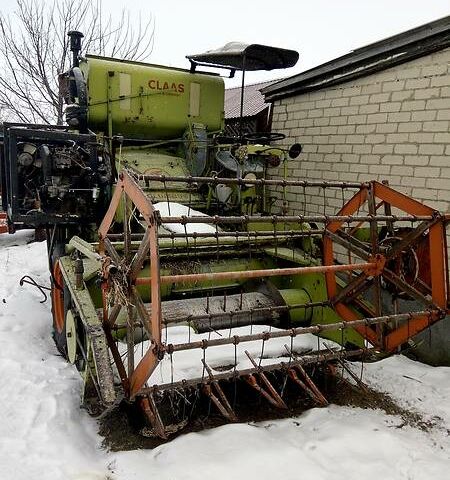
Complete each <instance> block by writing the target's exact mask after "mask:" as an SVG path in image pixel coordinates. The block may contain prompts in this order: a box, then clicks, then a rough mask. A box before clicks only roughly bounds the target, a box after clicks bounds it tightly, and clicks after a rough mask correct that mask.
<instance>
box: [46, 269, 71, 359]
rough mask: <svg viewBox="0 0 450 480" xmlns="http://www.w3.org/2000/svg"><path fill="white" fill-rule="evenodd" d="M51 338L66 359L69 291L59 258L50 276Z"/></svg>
mask: <svg viewBox="0 0 450 480" xmlns="http://www.w3.org/2000/svg"><path fill="white" fill-rule="evenodd" d="M55 281H56V282H55ZM51 295H52V318H53V333H52V336H53V340H54V342H55V345H56V348H57V349H58V351H59V352H60V353H61V355H62V356H63V357H64V358H65V359H66V360H67V340H66V321H65V320H66V314H67V311H68V310H69V308H70V302H71V299H70V292H69V289H68V288H67V285H66V284H65V282H64V277H63V276H62V274H61V270H60V268H59V260H57V261H56V263H55V265H54V267H53V277H52V293H51Z"/></svg>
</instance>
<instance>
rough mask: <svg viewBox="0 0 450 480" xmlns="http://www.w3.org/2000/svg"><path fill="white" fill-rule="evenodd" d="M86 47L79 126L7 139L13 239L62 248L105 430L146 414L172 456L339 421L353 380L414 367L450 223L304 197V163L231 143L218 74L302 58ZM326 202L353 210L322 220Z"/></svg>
mask: <svg viewBox="0 0 450 480" xmlns="http://www.w3.org/2000/svg"><path fill="white" fill-rule="evenodd" d="M70 36H71V50H72V52H73V66H72V68H71V69H70V71H69V72H67V73H66V74H64V75H62V77H61V79H60V84H61V89H62V94H63V95H64V98H65V100H66V103H67V108H66V119H67V125H66V126H43V125H26V124H12V123H10V124H5V125H4V132H3V133H4V144H3V149H2V156H1V173H2V176H1V178H2V192H3V197H2V198H3V209H4V210H5V211H6V212H7V215H8V222H9V229H10V231H13V230H14V228H23V227H31V228H39V229H45V231H46V235H47V245H48V258H49V267H50V272H51V285H52V292H51V296H52V315H53V336H54V339H55V343H56V346H57V348H58V350H59V351H60V352H61V354H62V355H63V356H64V357H65V358H66V359H67V360H68V361H69V362H70V363H72V364H73V365H74V368H77V369H78V370H79V372H80V374H81V376H82V378H83V385H84V387H83V392H82V403H83V404H84V405H85V406H86V407H87V408H89V410H90V411H92V412H93V413H100V412H102V411H105V410H106V411H108V410H110V409H113V408H115V407H116V406H117V405H119V404H120V403H126V404H128V405H133V406H135V407H136V408H137V409H138V410H139V411H140V412H141V414H142V416H143V418H144V419H145V421H146V424H147V426H146V428H145V429H144V430H143V432H145V433H146V435H150V436H156V437H160V438H163V439H165V438H168V437H169V436H170V435H171V434H174V433H175V432H177V431H179V430H181V429H183V428H184V427H187V426H188V425H189V424H190V423H191V422H192V421H193V419H195V418H196V416H197V417H198V415H201V414H202V413H201V412H204V411H205V408H206V410H207V411H208V412H209V413H210V414H211V415H219V416H221V417H223V419H225V421H238V420H239V418H243V417H242V415H241V414H242V412H244V411H247V412H248V411H249V410H255V411H256V410H257V409H258V408H259V409H261V408H262V409H265V410H267V411H269V413H270V412H272V414H273V413H274V412H278V411H280V412H283V411H284V412H289V410H290V409H291V408H292V404H295V403H296V402H298V399H303V400H304V399H308V401H309V402H311V403H312V404H317V405H326V404H327V399H326V395H324V392H323V391H321V388H320V384H321V381H320V375H323V374H325V373H326V372H333V371H334V369H333V365H335V364H337V363H342V362H344V360H345V359H371V360H374V359H377V358H381V357H382V356H385V355H387V354H391V353H395V352H398V351H400V350H401V349H402V347H403V346H404V345H406V344H408V341H409V340H410V339H411V337H413V336H414V335H415V334H417V333H418V332H420V331H422V330H424V329H426V328H429V326H430V325H431V324H433V323H434V322H436V321H438V320H440V319H442V318H443V317H444V316H445V315H446V312H447V305H448V298H447V297H448V278H447V257H446V248H445V238H446V237H445V218H444V217H443V216H441V215H440V214H439V213H438V212H437V211H435V210H433V209H431V208H429V207H427V206H425V205H422V204H421V203H419V202H417V201H415V200H413V199H410V198H408V197H406V196H404V195H403V194H401V193H398V192H396V191H394V190H392V189H391V188H389V187H388V186H386V185H384V184H381V183H378V182H375V181H373V182H365V183H349V182H339V181H336V182H317V181H310V180H308V179H303V178H302V179H291V178H287V176H286V172H287V163H288V162H289V161H290V160H291V159H293V158H296V157H298V156H299V155H300V154H301V146H300V145H298V144H294V145H292V146H290V147H289V146H285V143H284V142H283V139H284V135H281V134H278V133H272V132H244V131H243V124H242V125H241V132H240V135H239V136H237V137H227V136H226V135H224V134H223V131H224V81H223V78H222V77H221V76H219V75H217V74H211V73H205V72H203V71H200V70H199V68H200V67H214V68H216V69H217V68H219V69H221V71H222V72H223V71H227V72H229V75H230V76H233V75H234V73H235V72H236V71H239V72H242V78H243V79H244V74H245V72H246V71H251V70H272V69H276V68H287V67H290V66H293V65H294V64H295V63H296V62H297V59H298V54H297V53H296V52H294V51H290V50H284V49H279V48H274V47H267V46H263V45H257V44H253V45H242V44H237V43H231V44H228V45H226V46H225V47H224V48H222V49H219V50H214V51H210V52H206V53H205V54H202V55H193V56H190V57H187V58H188V59H189V61H190V69H189V70H182V69H178V68H168V67H163V66H159V65H149V64H144V63H138V62H131V61H122V60H117V59H113V58H103V57H98V56H91V55H87V56H86V57H82V56H80V51H81V37H82V34H80V33H79V32H71V33H70ZM243 84H244V82H243ZM275 172H285V174H284V176H282V177H281V178H280V177H279V176H276V175H275ZM289 192H296V193H298V194H303V195H304V198H305V211H304V214H302V215H293V214H292V212H291V210H290V209H289V202H288V200H287V198H288V193H289ZM309 195H323V197H324V199H325V198H328V196H331V197H333V198H335V199H336V198H342V208H340V209H339V210H338V211H336V212H335V213H334V214H332V215H330V214H329V212H328V211H325V210H324V212H323V214H314V215H310V214H308V211H309V210H308V205H307V204H306V202H307V199H308V197H309ZM312 334H314V335H312ZM292 402H293V403H292ZM202 409H203V410H202ZM203 414H204V413H203ZM255 415H256V412H255Z"/></svg>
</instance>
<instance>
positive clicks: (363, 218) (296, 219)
mask: <svg viewBox="0 0 450 480" xmlns="http://www.w3.org/2000/svg"><path fill="white" fill-rule="evenodd" d="M432 219H433V217H432V216H431V215H421V216H415V215H406V216H396V215H373V216H372V215H289V216H282V215H266V216H258V215H241V216H229V217H224V216H220V215H214V216H211V217H209V216H198V217H187V216H181V217H161V219H160V221H161V223H162V224H165V223H180V224H182V225H185V224H188V223H206V224H214V225H218V224H231V223H242V224H248V223H273V224H283V223H330V222H343V223H344V222H347V223H348V222H373V221H380V222H422V221H426V220H432Z"/></svg>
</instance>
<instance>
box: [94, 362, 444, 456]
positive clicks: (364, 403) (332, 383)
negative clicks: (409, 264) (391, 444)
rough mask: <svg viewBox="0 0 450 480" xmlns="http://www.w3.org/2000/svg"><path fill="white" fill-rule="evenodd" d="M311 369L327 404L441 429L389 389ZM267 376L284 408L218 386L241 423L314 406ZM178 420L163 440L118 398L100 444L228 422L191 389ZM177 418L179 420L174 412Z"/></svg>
mask: <svg viewBox="0 0 450 480" xmlns="http://www.w3.org/2000/svg"><path fill="white" fill-rule="evenodd" d="M310 374H311V375H312V378H313V379H314V381H315V383H316V385H317V386H318V387H319V389H320V390H321V392H322V393H323V394H324V396H325V397H326V398H327V400H328V402H329V403H330V404H335V405H340V406H353V407H359V408H364V409H379V410H381V411H383V412H385V413H386V414H388V415H393V416H396V417H399V418H400V419H401V423H399V424H396V425H395V428H403V427H404V426H410V427H413V428H418V429H420V430H423V431H429V430H430V429H433V428H435V427H438V428H440V421H441V419H439V418H434V420H425V419H424V418H423V416H422V415H421V414H420V413H418V412H416V411H412V410H409V409H407V408H404V407H402V406H400V405H398V404H397V403H396V402H395V401H394V399H393V398H392V397H390V396H389V395H388V394H386V393H383V392H379V391H376V390H374V389H372V388H369V387H368V386H366V385H364V384H363V383H362V382H357V383H356V384H354V383H353V382H352V383H351V382H350V381H348V380H346V379H345V378H343V377H342V376H341V375H340V374H339V373H338V374H330V372H329V371H328V370H323V369H322V368H320V369H316V370H315V371H312V372H310ZM271 381H272V383H274V384H276V381H278V385H279V386H280V385H281V386H283V385H284V388H283V399H284V400H285V402H286V404H287V405H288V406H289V408H288V409H287V410H282V409H278V408H274V407H272V406H271V405H270V404H269V403H268V402H267V401H266V400H265V399H263V398H262V397H261V395H259V394H258V393H257V392H255V391H254V390H252V389H251V388H249V387H248V384H246V383H245V382H243V381H238V382H232V384H231V382H230V384H228V385H226V384H225V385H222V388H223V390H224V392H225V393H226V395H227V397H228V399H229V400H230V404H231V405H232V407H233V410H234V411H235V413H236V415H237V417H238V419H239V421H240V422H243V423H244V422H245V423H249V422H259V421H264V420H270V419H278V418H289V417H295V416H298V415H300V414H301V413H303V412H305V411H306V410H308V409H310V408H313V407H318V406H319V405H318V404H317V402H315V401H313V400H312V399H311V398H310V397H309V396H308V395H306V394H305V392H304V391H302V390H301V389H300V388H299V387H298V386H297V385H295V384H291V382H286V381H285V380H283V379H282V378H280V377H279V378H278V379H277V378H275V377H274V378H272V379H271ZM173 400H174V397H170V396H166V397H165V398H162V399H160V404H159V409H160V413H161V416H162V417H163V421H164V423H165V425H168V424H170V423H173V419H172V422H171V420H170V419H169V417H170V415H171V414H172V413H173V412H171V409H172V410H173V408H174V406H173ZM178 415H179V410H178ZM182 420H183V422H185V423H186V426H185V427H184V428H183V429H181V430H180V431H178V432H176V433H174V434H173V435H171V436H170V438H169V440H162V439H160V438H158V437H156V436H154V435H153V434H152V433H153V432H152V430H151V429H150V428H149V427H148V426H146V423H145V420H144V418H143V417H142V414H141V413H140V411H138V409H137V408H136V407H135V406H134V405H131V404H127V403H125V402H122V404H120V405H119V406H118V407H117V408H115V409H114V410H112V411H110V412H109V413H108V414H107V415H104V416H103V417H102V418H101V419H99V433H100V435H101V436H103V437H104V441H103V446H104V448H106V449H108V450H111V451H121V450H134V449H152V448H155V447H157V446H158V445H161V444H162V443H166V442H167V441H170V440H173V439H174V438H176V437H177V436H178V435H182V434H185V433H189V432H197V431H201V430H204V429H208V428H215V427H218V426H220V425H224V424H226V423H227V421H226V420H225V419H224V418H223V417H222V416H221V415H219V414H218V412H217V410H216V409H215V407H214V405H212V404H211V401H210V400H209V398H207V397H205V396H204V395H201V394H196V396H195V400H194V402H192V401H191V402H190V403H189V408H186V406H185V407H184V411H183V419H182ZM177 421H180V418H179V416H178V420H177Z"/></svg>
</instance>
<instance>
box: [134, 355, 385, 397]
mask: <svg viewBox="0 0 450 480" xmlns="http://www.w3.org/2000/svg"><path fill="white" fill-rule="evenodd" d="M370 353H376V350H375V349H373V348H360V349H358V350H340V351H339V352H333V353H312V354H311V355H305V356H303V357H301V358H298V359H297V360H295V359H291V360H289V361H287V362H280V363H271V364H269V365H260V366H258V368H247V369H245V370H236V369H234V368H231V369H230V370H229V371H228V372H224V373H214V380H216V381H219V380H229V379H236V378H239V377H245V376H247V375H252V374H254V373H257V372H258V371H261V372H271V371H274V370H287V369H289V368H292V367H295V366H297V365H309V364H312V363H324V362H329V361H332V360H338V359H344V358H352V357H359V356H360V355H367V354H370ZM207 382H208V380H207V379H205V378H204V377H201V378H192V379H189V380H181V381H178V382H171V383H165V384H162V385H154V386H152V387H146V388H143V389H142V390H141V392H140V393H141V394H142V395H147V394H150V393H155V392H162V391H164V390H174V389H177V388H182V389H183V388H186V387H192V386H197V385H200V384H202V383H203V384H204V383H207Z"/></svg>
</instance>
